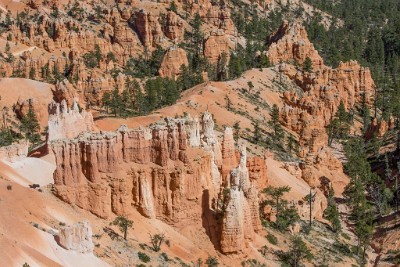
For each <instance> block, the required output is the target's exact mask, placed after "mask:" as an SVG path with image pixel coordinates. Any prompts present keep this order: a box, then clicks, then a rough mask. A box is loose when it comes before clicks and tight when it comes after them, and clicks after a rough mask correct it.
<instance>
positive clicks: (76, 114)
mask: <svg viewBox="0 0 400 267" xmlns="http://www.w3.org/2000/svg"><path fill="white" fill-rule="evenodd" d="M49 114H50V115H49V123H48V135H47V141H48V142H51V141H53V140H57V139H66V138H75V137H77V136H78V135H79V134H80V133H82V132H87V131H94V130H95V129H96V128H95V126H94V122H93V117H92V114H91V113H90V112H87V111H85V110H82V111H81V112H80V111H79V107H78V102H77V100H76V99H74V102H73V103H72V108H69V107H68V106H67V102H66V101H65V99H64V100H62V101H61V104H59V103H55V102H53V103H51V104H50V105H49Z"/></svg>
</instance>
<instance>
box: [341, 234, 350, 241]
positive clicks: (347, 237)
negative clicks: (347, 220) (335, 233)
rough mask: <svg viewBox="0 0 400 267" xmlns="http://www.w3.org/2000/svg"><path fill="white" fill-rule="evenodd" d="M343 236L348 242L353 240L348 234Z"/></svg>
mask: <svg viewBox="0 0 400 267" xmlns="http://www.w3.org/2000/svg"><path fill="white" fill-rule="evenodd" d="M342 236H343V238H344V239H346V240H350V239H351V238H350V236H349V235H348V234H346V233H342Z"/></svg>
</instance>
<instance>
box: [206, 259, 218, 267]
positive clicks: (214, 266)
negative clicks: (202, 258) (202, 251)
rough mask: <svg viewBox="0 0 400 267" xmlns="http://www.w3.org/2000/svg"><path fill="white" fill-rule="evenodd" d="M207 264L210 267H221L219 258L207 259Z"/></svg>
mask: <svg viewBox="0 0 400 267" xmlns="http://www.w3.org/2000/svg"><path fill="white" fill-rule="evenodd" d="M206 264H207V266H208V267H217V266H218V265H219V262H218V260H217V258H215V257H211V256H209V257H208V258H207V259H206Z"/></svg>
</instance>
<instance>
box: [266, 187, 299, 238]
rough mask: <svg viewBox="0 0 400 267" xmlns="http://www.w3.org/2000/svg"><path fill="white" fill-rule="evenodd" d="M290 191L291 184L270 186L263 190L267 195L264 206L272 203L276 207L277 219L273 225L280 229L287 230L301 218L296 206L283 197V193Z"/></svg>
mask: <svg viewBox="0 0 400 267" xmlns="http://www.w3.org/2000/svg"><path fill="white" fill-rule="evenodd" d="M289 191H290V187H289V186H282V187H272V186H269V187H267V188H265V189H264V190H263V191H262V193H263V194H265V195H266V197H267V199H266V200H265V201H264V202H263V203H262V206H265V205H271V206H272V207H275V210H276V221H275V222H274V223H273V224H272V225H273V226H274V227H275V228H276V229H278V230H280V231H284V230H287V229H288V227H289V226H291V225H293V224H294V223H295V222H296V221H298V220H299V219H300V217H299V215H298V213H297V209H296V207H295V206H294V205H289V204H288V202H287V201H286V200H284V199H283V198H282V197H283V195H284V194H285V193H288V192H289Z"/></svg>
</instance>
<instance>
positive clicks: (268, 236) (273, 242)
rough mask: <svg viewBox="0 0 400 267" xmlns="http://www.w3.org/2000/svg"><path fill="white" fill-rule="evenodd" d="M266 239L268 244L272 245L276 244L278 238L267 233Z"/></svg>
mask: <svg viewBox="0 0 400 267" xmlns="http://www.w3.org/2000/svg"><path fill="white" fill-rule="evenodd" d="M266 238H267V240H268V242H269V243H271V244H272V245H277V244H278V238H276V236H274V235H273V234H271V233H268V234H267V236H266Z"/></svg>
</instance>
